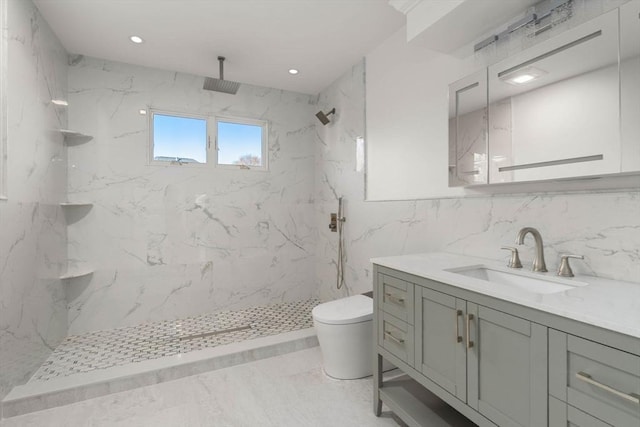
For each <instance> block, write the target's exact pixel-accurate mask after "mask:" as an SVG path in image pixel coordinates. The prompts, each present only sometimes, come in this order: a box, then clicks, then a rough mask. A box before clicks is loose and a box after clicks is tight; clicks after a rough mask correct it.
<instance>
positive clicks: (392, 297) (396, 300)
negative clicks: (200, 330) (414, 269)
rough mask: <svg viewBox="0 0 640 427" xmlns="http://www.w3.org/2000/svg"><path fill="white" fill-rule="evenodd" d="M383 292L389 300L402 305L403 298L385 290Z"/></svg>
mask: <svg viewBox="0 0 640 427" xmlns="http://www.w3.org/2000/svg"><path fill="white" fill-rule="evenodd" d="M384 294H385V296H386V297H387V299H388V300H390V301H391V302H393V303H395V304H398V305H404V298H400V297H397V296H395V295H394V294H392V293H391V292H385V293H384Z"/></svg>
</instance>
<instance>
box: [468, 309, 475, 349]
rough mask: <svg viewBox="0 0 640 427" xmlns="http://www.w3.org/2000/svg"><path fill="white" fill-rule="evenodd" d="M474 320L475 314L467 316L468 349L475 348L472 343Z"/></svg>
mask: <svg viewBox="0 0 640 427" xmlns="http://www.w3.org/2000/svg"><path fill="white" fill-rule="evenodd" d="M472 320H473V314H467V348H472V347H473V345H474V344H473V341H471V321H472Z"/></svg>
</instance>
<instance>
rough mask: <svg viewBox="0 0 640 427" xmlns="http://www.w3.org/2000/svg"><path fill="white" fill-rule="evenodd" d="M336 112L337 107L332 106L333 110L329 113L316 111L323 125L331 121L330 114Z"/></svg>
mask: <svg viewBox="0 0 640 427" xmlns="http://www.w3.org/2000/svg"><path fill="white" fill-rule="evenodd" d="M335 113H336V109H335V108H332V109H331V111H328V112H327V113H323V112H322V111H318V112H317V113H316V117H317V118H318V120H320V122H321V123H322V124H323V125H327V124H329V122H330V121H331V120H329V116H330V115H332V114H335Z"/></svg>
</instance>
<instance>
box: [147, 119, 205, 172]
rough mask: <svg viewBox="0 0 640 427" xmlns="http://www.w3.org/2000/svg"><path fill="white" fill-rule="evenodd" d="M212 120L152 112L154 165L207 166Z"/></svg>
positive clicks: (151, 147)
mask: <svg viewBox="0 0 640 427" xmlns="http://www.w3.org/2000/svg"><path fill="white" fill-rule="evenodd" d="M208 122H209V119H208V118H207V117H206V116H197V115H191V114H182V113H170V112H166V111H160V110H151V114H150V115H149V128H150V129H149V130H150V131H149V134H150V144H149V161H150V163H151V164H167V163H169V164H178V165H184V164H206V163H207V158H208V148H209V145H210V144H209V141H210V138H209V130H208V129H209V126H208Z"/></svg>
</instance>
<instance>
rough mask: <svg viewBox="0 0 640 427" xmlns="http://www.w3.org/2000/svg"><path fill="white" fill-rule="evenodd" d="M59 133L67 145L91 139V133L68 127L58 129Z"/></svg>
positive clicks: (78, 143)
mask: <svg viewBox="0 0 640 427" xmlns="http://www.w3.org/2000/svg"><path fill="white" fill-rule="evenodd" d="M60 133H61V134H62V135H63V136H64V142H65V144H67V145H80V144H84V143H85V142H89V141H91V140H92V139H93V136H91V135H85V134H83V133H80V132H76V131H73V130H69V129H60Z"/></svg>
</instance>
